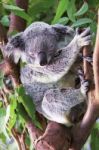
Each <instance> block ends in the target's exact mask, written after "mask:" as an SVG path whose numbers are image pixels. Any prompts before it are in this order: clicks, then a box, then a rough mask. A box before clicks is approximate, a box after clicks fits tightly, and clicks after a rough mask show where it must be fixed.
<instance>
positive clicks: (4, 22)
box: [0, 15, 10, 27]
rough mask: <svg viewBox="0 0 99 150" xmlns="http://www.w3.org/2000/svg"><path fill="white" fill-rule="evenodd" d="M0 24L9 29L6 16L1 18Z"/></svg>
mask: <svg viewBox="0 0 99 150" xmlns="http://www.w3.org/2000/svg"><path fill="white" fill-rule="evenodd" d="M0 22H1V23H2V25H4V26H6V27H9V23H10V22H9V19H8V16H7V15H5V16H3V17H2V18H1V20H0Z"/></svg>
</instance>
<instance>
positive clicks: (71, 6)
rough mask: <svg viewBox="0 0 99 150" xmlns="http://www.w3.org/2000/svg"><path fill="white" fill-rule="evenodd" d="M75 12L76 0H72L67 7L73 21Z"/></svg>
mask: <svg viewBox="0 0 99 150" xmlns="http://www.w3.org/2000/svg"><path fill="white" fill-rule="evenodd" d="M75 12H76V6H75V0H71V1H70V2H69V4H68V7H67V15H68V17H69V19H70V20H71V21H72V22H75V16H74V14H75Z"/></svg>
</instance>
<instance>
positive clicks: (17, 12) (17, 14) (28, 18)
mask: <svg viewBox="0 0 99 150" xmlns="http://www.w3.org/2000/svg"><path fill="white" fill-rule="evenodd" d="M12 12H13V13H14V14H15V15H16V16H19V17H21V18H23V19H24V20H26V21H31V20H32V19H31V17H30V16H29V15H28V14H27V13H26V12H25V11H18V10H12Z"/></svg>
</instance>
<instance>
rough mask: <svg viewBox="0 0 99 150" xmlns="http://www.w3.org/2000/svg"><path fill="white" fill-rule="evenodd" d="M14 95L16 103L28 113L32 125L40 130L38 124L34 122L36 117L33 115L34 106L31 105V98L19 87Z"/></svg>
mask: <svg viewBox="0 0 99 150" xmlns="http://www.w3.org/2000/svg"><path fill="white" fill-rule="evenodd" d="M16 95H17V99H18V102H20V103H22V104H23V106H24V108H25V110H26V112H27V113H28V115H29V117H30V118H31V119H32V121H33V122H34V124H35V125H36V126H37V127H39V128H41V125H40V123H39V122H38V121H37V120H36V115H35V112H36V110H35V105H34V103H33V100H32V98H31V97H30V96H29V95H27V94H26V93H25V89H24V87H23V86H20V87H18V88H17V89H16Z"/></svg>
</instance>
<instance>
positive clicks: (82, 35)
mask: <svg viewBox="0 0 99 150" xmlns="http://www.w3.org/2000/svg"><path fill="white" fill-rule="evenodd" d="M89 34H90V27H88V28H86V29H85V30H84V31H83V32H82V33H81V34H80V36H81V37H85V36H87V35H89Z"/></svg>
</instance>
